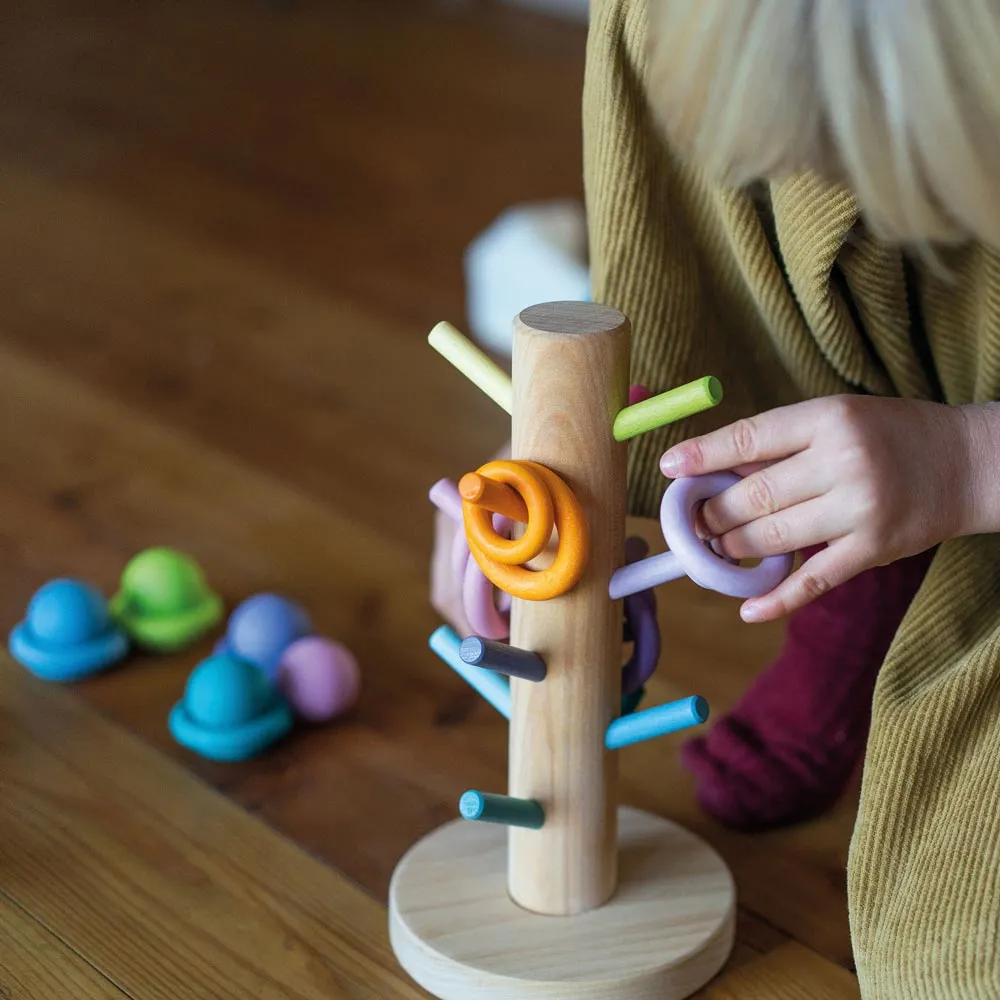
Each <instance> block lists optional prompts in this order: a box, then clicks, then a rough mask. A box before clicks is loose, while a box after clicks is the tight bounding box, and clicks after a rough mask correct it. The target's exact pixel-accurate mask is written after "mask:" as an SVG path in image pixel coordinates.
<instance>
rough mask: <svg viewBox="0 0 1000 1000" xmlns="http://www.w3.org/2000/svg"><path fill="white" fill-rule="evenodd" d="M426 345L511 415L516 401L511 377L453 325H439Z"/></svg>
mask: <svg viewBox="0 0 1000 1000" xmlns="http://www.w3.org/2000/svg"><path fill="white" fill-rule="evenodd" d="M427 342H428V343H429V344H430V345H431V347H433V348H434V350H435V351H437V352H438V354H440V355H441V356H442V357H443V358H445V359H446V360H448V361H450V362H451V363H452V364H453V365H454V366H455V367H456V368H457V369H458V370H459V371H460V372H461V373H462V374H463V375H464V376H465V377H466V378H467V379H468V380H469V381H470V382H472V383H473V385H476V386H478V387H479V388H480V389H482V391H483V392H484V393H485V394H486V395H487V396H489V397H490V399H492V400H493V402H494V403H496V404H497V406H499V407H500V408H501V409H504V410H506V411H507V412H508V413H510V409H511V405H512V403H511V400H512V397H513V389H512V388H511V382H510V377H509V376H508V375H507V374H506V373H505V372H504V371H503V370H502V369H501V368H500V366H499V365H498V364H497V363H496V362H495V361H491V360H490V358H489V357H487V355H486V354H484V353H483V351H481V350H480V349H479V348H478V347H476V345H475V344H473V343H472V341H471V340H469V339H468V338H466V337H463V336H462V334H460V333H459V332H458V330H456V329H455V327H453V326H452V325H451V323H438V324H437V326H435V327H434V329H433V330H431V332H430V334H429V335H428V337H427Z"/></svg>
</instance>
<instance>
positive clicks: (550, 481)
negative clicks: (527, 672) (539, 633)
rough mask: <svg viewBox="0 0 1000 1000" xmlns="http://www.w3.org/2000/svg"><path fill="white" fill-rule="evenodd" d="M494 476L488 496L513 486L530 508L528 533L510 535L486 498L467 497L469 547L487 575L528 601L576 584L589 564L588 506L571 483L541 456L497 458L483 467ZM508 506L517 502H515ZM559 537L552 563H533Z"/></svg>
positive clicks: (545, 598)
mask: <svg viewBox="0 0 1000 1000" xmlns="http://www.w3.org/2000/svg"><path fill="white" fill-rule="evenodd" d="M478 474H479V476H481V477H483V478H485V479H491V480H494V485H493V486H492V487H491V488H490V489H488V490H484V491H483V500H489V499H493V500H494V501H497V500H498V495H501V493H500V487H503V486H507V487H513V489H514V490H516V492H517V494H518V495H519V496H520V498H521V500H522V501H523V503H524V506H525V507H526V509H527V520H526V522H525V529H524V533H523V534H521V535H519V536H518V537H516V538H506V537H504V536H503V535H501V534H499V533H498V532H497V531H496V530H495V529H494V527H493V518H492V513H491V511H490V509H489V507H487V506H485V504H484V503H483V501H482V500H480V501H476V502H470V501H469V500H467V499H465V498H464V497H463V501H462V512H463V514H464V518H465V537H466V540H467V541H468V543H469V551H470V552H471V553H472V557H473V559H475V560H476V562H477V563H478V565H479V568H480V569H481V570H482V571H483V573H484V575H485V576H486V577H487V578H489V579H490V580H491V581H492V582H493V583H494V584H495V585H496V586H497V587H499V588H500V589H501V590H504V591H506V592H507V593H508V594H510V595H511V596H513V597H519V598H521V599H522V600H525V601H548V600H551V599H552V598H553V597H559V596H560V595H562V594H565V593H567V592H568V591H570V590H572V589H573V587H575V586H576V584H577V582H578V581H579V580H580V577H581V576H582V575H583V571H584V569H585V567H586V565H587V546H588V536H589V531H588V528H587V522H586V520H585V518H584V515H583V509H582V507H581V506H580V503H579V501H578V500H577V498H576V497H575V496H574V494H573V491H572V490H571V489H570V488H569V487H568V486H567V485H566V483H565V482H564V481H563V480H562V479H561V478H560V477H559V476H557V475H556V474H555V473H554V472H552V471H551V470H550V469H549V468H547V467H546V466H545V465H543V464H541V463H539V462H529V461H510V460H506V459H498V460H496V461H493V462H488V463H487V464H486V465H484V466H482V467H481V468H480V469H479V470H478ZM505 506H508V507H510V508H513V502H506V501H505ZM553 528H555V530H556V531H557V532H558V534H559V543H558V546H557V548H556V552H555V557H554V559H553V560H552V563H551V565H549V566H546V567H545V568H543V569H531V568H529V566H528V564H529V563H530V562H531V561H532V560H533V559H537V558H538V557H539V556H541V555H542V554H543V553H544V552H545V550H546V549H547V547H548V546H549V542H550V541H551V539H552V530H553Z"/></svg>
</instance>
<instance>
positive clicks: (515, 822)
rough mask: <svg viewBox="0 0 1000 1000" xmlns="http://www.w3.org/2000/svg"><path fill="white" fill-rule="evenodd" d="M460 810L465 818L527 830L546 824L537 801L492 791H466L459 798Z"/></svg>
mask: <svg viewBox="0 0 1000 1000" xmlns="http://www.w3.org/2000/svg"><path fill="white" fill-rule="evenodd" d="M458 811H459V813H460V814H461V816H462V818H463V819H472V820H478V821H479V822H481V823H499V824H501V825H502V826H519V827H521V828H523V829H525V830H540V829H541V828H542V827H543V826H544V825H545V813H544V811H543V810H542V807H541V806H540V805H539V804H538V803H537V802H533V801H531V800H530V799H512V798H511V797H510V796H509V795H496V794H494V793H491V792H477V791H474V790H470V791H468V792H466V793H465V794H464V795H463V796H462V797H461V799H459V802H458Z"/></svg>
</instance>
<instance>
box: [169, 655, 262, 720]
mask: <svg viewBox="0 0 1000 1000" xmlns="http://www.w3.org/2000/svg"><path fill="white" fill-rule="evenodd" d="M274 700H275V692H274V689H273V688H272V687H271V686H270V684H268V682H267V679H266V678H265V677H264V675H263V673H261V671H260V669H259V668H258V667H255V666H254V665H253V664H252V663H247V661H246V660H241V659H239V658H237V657H235V656H230V655H228V654H225V653H223V654H220V655H217V656H212V657H209V658H208V659H207V660H204V661H202V662H201V663H200V664H198V666H197V667H196V668H195V669H194V671H193V672H192V674H191V676H190V677H189V678H188V682H187V687H186V688H185V690H184V708H185V709H186V711H187V714H188V716H189V717H190V719H191V721H192V722H194V723H196V724H197V725H200V726H204V727H205V728H206V729H230V728H232V727H234V726H241V725H244V724H245V723H247V722H251V721H253V720H254V719H257V718H259V717H260V716H261V715H263V714H264V713H265V712H266V711H267V710H268V709H269V708H270V707H271V705H272V703H273V702H274Z"/></svg>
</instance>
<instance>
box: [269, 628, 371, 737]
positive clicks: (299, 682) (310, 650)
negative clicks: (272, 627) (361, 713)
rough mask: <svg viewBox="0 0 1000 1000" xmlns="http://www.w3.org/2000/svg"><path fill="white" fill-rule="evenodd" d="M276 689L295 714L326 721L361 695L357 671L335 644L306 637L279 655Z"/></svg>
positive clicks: (343, 649)
mask: <svg viewBox="0 0 1000 1000" xmlns="http://www.w3.org/2000/svg"><path fill="white" fill-rule="evenodd" d="M277 686H278V690H279V691H280V692H281V693H282V694H283V695H284V696H285V699H286V700H287V701H288V703H289V704H290V705H291V706H292V708H293V709H294V711H295V714H296V715H298V716H300V717H301V718H303V719H306V720H307V721H309V722H328V721H329V720H330V719H333V718H335V717H336V716H338V715H342V714H343V713H344V712H347V711H349V710H350V709H351V708H353V707H354V705H355V703H356V702H357V700H358V696H359V694H360V693H361V671H360V670H359V669H358V661H357V660H356V659H355V658H354V656H353V654H352V653H351V651H350V650H349V649H347V648H346V647H345V646H343V645H341V644H340V643H339V642H334V641H333V640H332V639H325V638H323V637H322V636H306V637H305V638H304V639H297V640H296V641H295V642H293V643H292V644H291V645H290V646H288V648H287V649H285V651H284V652H283V653H282V654H281V660H280V661H279V663H278V672H277Z"/></svg>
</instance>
